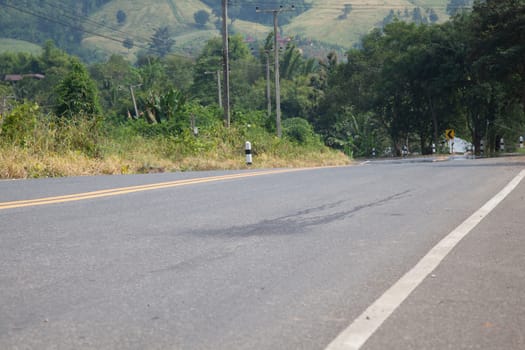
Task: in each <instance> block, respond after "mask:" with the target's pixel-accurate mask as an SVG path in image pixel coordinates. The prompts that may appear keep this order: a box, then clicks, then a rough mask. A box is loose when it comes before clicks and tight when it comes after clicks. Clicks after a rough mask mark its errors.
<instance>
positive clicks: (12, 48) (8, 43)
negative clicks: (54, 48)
mask: <svg viewBox="0 0 525 350" xmlns="http://www.w3.org/2000/svg"><path fill="white" fill-rule="evenodd" d="M4 52H15V53H17V52H27V53H30V54H33V55H40V54H41V53H42V48H41V47H40V46H38V45H35V44H32V43H30V42H27V41H22V40H14V39H0V54H2V53H4Z"/></svg>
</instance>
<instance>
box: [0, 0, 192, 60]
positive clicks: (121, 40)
mask: <svg viewBox="0 0 525 350" xmlns="http://www.w3.org/2000/svg"><path fill="white" fill-rule="evenodd" d="M2 5H3V6H5V7H8V8H11V9H13V10H16V11H19V12H21V13H24V14H27V15H30V16H34V17H37V18H40V19H43V20H45V21H48V22H52V23H56V24H59V25H62V26H64V27H68V28H71V29H74V30H77V31H79V32H82V33H86V34H90V35H93V36H96V37H100V38H104V39H107V40H110V41H114V42H117V43H120V44H122V45H124V44H125V42H126V39H127V38H130V39H132V40H133V39H134V38H133V37H132V36H127V37H126V38H121V37H117V36H110V35H106V34H101V33H97V32H95V31H94V30H90V29H86V28H83V27H80V26H79V25H77V24H73V23H68V22H65V21H60V20H57V19H54V18H50V17H48V16H47V15H45V14H42V13H38V12H34V11H31V10H28V9H24V8H21V7H18V6H15V5H12V4H8V3H5V2H4V3H0V6H2ZM64 17H68V18H71V19H75V18H72V17H71V16H64ZM123 33H124V32H123ZM126 34H128V33H126ZM150 42H151V41H150V40H147V42H146V43H145V44H148V43H150ZM133 46H136V47H138V48H140V49H144V50H149V51H154V52H155V51H156V52H157V53H159V51H158V50H157V49H155V48H154V47H151V46H146V45H143V44H137V43H135V42H134V43H133ZM170 54H172V55H175V56H180V57H184V58H193V57H191V56H186V55H181V54H175V53H170Z"/></svg>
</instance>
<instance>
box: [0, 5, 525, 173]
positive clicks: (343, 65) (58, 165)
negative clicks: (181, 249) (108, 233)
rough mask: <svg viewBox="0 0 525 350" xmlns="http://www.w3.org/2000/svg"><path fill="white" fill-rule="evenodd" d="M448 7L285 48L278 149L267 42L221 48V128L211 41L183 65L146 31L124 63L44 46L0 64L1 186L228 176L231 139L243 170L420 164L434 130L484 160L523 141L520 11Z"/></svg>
mask: <svg viewBox="0 0 525 350" xmlns="http://www.w3.org/2000/svg"><path fill="white" fill-rule="evenodd" d="M453 3H454V4H456V3H458V4H459V5H457V6H452V5H451V6H452V7H451V12H450V13H451V14H453V15H454V16H453V18H452V20H450V21H448V22H445V23H442V24H436V23H433V24H432V23H431V22H425V23H424V22H421V23H415V22H411V23H407V22H404V21H402V20H401V19H402V18H397V17H396V14H395V13H394V14H393V17H392V18H391V19H390V20H389V21H388V23H385V25H384V27H382V28H380V29H376V30H373V31H372V32H370V33H369V34H367V35H365V36H364V37H363V38H362V40H361V43H360V46H359V47H356V48H353V49H350V50H348V51H347V53H346V56H345V58H344V59H341V57H340V56H338V55H337V54H336V53H335V52H332V53H330V54H328V55H327V57H325V58H323V59H314V58H311V57H310V58H309V57H306V56H305V55H304V54H303V52H302V51H301V50H299V49H298V47H297V46H296V43H295V42H290V43H288V45H286V46H285V47H284V48H283V50H282V51H281V53H280V75H281V109H282V118H283V123H282V126H283V131H284V133H283V137H282V138H277V137H276V136H275V134H276V132H275V129H276V125H275V114H274V112H273V111H274V109H275V100H274V99H275V96H274V92H275V87H274V86H273V79H272V78H273V65H274V62H273V49H274V48H273V45H272V44H273V33H269V34H268V36H267V37H266V38H265V40H263V41H262V42H257V43H256V44H257V46H254V45H253V44H254V43H248V42H246V41H245V40H244V38H243V37H242V36H240V35H231V36H230V60H231V72H230V77H231V104H232V115H231V119H232V125H231V127H230V128H226V127H225V126H224V123H223V120H222V112H221V111H222V110H221V108H220V106H219V101H218V100H219V99H218V92H219V89H221V88H222V89H223V88H224V87H223V85H222V84H223V83H222V81H221V80H222V79H221V78H220V76H221V69H222V68H221V67H222V58H221V53H222V43H221V39H220V38H218V37H217V38H212V39H210V40H208V41H207V42H206V43H205V44H204V46H203V47H202V50H200V52H199V53H198V54H197V55H196V57H193V58H188V57H185V56H181V55H179V54H176V53H174V52H173V48H172V46H171V45H172V44H173V42H172V41H171V40H170V33H169V32H170V30H169V28H167V27H166V28H165V27H161V28H159V29H158V30H157V31H156V33H155V34H154V36H153V37H152V40H151V42H150V43H149V46H148V48H147V49H145V50H143V51H142V52H141V54H140V55H139V56H138V59H137V60H136V62H133V63H132V62H129V61H127V60H126V59H125V58H124V56H122V55H113V56H111V57H109V58H108V59H106V60H104V61H97V62H94V63H89V64H88V63H85V62H83V61H81V60H80V59H79V58H78V57H76V56H73V55H70V54H67V53H66V52H64V51H62V50H61V49H59V48H57V47H56V46H55V45H54V44H53V43H52V42H46V43H45V44H44V45H43V49H42V52H41V53H40V54H27V53H3V54H0V76H5V75H7V74H15V75H17V78H16V79H14V80H9V81H3V82H0V109H1V110H0V115H1V116H2V117H1V119H0V124H1V126H0V132H1V133H0V148H1V155H0V176H2V177H35V176H62V175H71V174H92V173H97V174H98V173H134V172H151V171H171V170H190V169H191V170H197V169H231V168H240V167H244V166H245V165H244V157H243V153H244V149H243V147H244V142H245V141H250V142H251V143H252V145H253V148H254V161H255V165H254V166H258V167H259V166H260V167H272V166H307V165H321V164H325V165H327V164H345V163H347V162H349V159H351V158H352V157H369V156H371V155H372V152H373V151H374V150H375V151H376V154H377V155H378V156H382V155H386V154H388V155H400V154H401V152H402V149H403V148H404V147H408V149H409V151H410V152H411V153H419V154H430V153H431V152H432V144H435V145H436V146H437V148H438V150H439V149H441V150H442V151H443V152H447V150H446V148H445V147H443V146H442V145H444V143H443V140H444V134H445V130H448V129H454V130H455V131H456V135H457V136H459V137H461V138H463V139H465V140H467V141H468V142H472V143H473V144H474V146H475V147H476V152H479V150H480V144H481V141H482V140H483V141H484V145H485V154H487V153H488V154H491V153H494V152H495V151H496V150H497V148H498V147H497V145H498V142H499V140H500V139H501V138H504V139H505V140H506V150H508V151H512V150H513V148H515V146H516V145H517V142H518V138H519V136H520V135H523V134H524V133H525V113H524V111H525V65H524V60H523V57H525V41H524V37H523V31H522V30H521V29H522V28H523V25H524V23H525V15H524V13H525V0H500V1H495V0H487V1H477V2H475V3H474V7H473V9H472V10H471V11H470V10H468V11H466V10H463V7H461V6H463V5H461V4H463V3H464V2H461V1H451V2H450V4H453ZM460 5H461V6H460ZM452 9H454V10H455V11H454V12H452ZM447 10H449V9H448V8H447ZM351 11H352V9H351V8H348V11H347V13H346V14H347V15H350V14H351ZM344 14H345V13H344ZM122 18H124V17H122ZM124 19H125V18H124ZM124 19H123V20H124ZM266 67H269V68H270V77H272V78H271V79H270V80H269V81H268V80H267V79H266ZM40 74H41V75H43V76H45V78H43V79H40V78H41V77H42V76H41V75H40ZM218 76H219V79H218ZM268 83H269V84H270V91H271V95H272V96H271V100H270V101H268V99H267V96H266V90H267V84H268ZM133 100H135V102H136V104H135V103H134V102H133ZM268 102H270V107H271V108H270V114H268ZM135 105H136V107H135ZM197 131H198V132H197ZM386 150H388V151H387V152H385V151H386ZM75 164H76V165H75Z"/></svg>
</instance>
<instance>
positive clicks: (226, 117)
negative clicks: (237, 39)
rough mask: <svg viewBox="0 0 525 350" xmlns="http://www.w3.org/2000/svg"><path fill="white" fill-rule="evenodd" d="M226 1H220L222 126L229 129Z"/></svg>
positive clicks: (228, 62)
mask: <svg viewBox="0 0 525 350" xmlns="http://www.w3.org/2000/svg"><path fill="white" fill-rule="evenodd" d="M227 2H228V1H227V0H222V60H223V67H222V68H223V74H224V96H223V103H222V104H223V106H224V125H225V126H226V127H227V128H229V127H230V61H229V58H228V56H229V49H228V3H227Z"/></svg>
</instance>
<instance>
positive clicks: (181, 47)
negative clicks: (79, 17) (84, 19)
mask: <svg viewBox="0 0 525 350" xmlns="http://www.w3.org/2000/svg"><path fill="white" fill-rule="evenodd" d="M199 10H206V11H208V12H209V13H211V10H210V9H209V7H207V6H206V5H205V4H203V3H202V2H201V1H198V0H185V1H175V0H149V1H147V4H144V1H141V0H113V1H111V2H109V3H108V4H107V5H105V6H104V7H102V8H101V9H100V10H99V11H97V12H96V13H95V14H93V15H92V16H91V18H90V20H91V21H93V22H97V23H103V24H104V25H105V26H104V27H103V28H100V29H98V30H97V33H102V34H103V35H104V36H108V37H110V38H112V39H115V38H116V39H118V40H120V41H122V40H124V39H126V38H128V37H129V38H131V39H132V40H133V42H134V47H133V48H131V49H129V50H128V49H126V48H125V47H124V46H123V45H122V44H121V43H119V42H118V41H115V40H110V39H108V38H104V37H99V36H89V35H88V36H86V37H85V39H84V40H83V42H82V44H83V46H85V47H86V48H90V49H98V50H102V51H105V52H111V53H118V54H121V55H124V56H128V58H130V59H132V58H133V57H134V55H135V54H136V53H137V52H138V51H140V50H141V49H145V48H147V46H148V43H149V42H150V39H151V37H152V36H153V34H154V33H155V30H156V29H158V28H160V27H163V26H168V27H169V28H170V31H171V33H172V35H173V38H174V39H175V46H174V50H175V51H177V52H179V53H187V54H191V53H193V52H197V50H199V49H200V47H201V46H202V44H203V43H204V42H206V41H207V40H208V39H209V38H211V37H214V36H218V35H219V32H218V31H217V30H216V29H215V26H214V25H213V24H211V23H209V24H207V25H206V26H205V27H204V28H202V27H199V26H197V24H196V23H195V20H194V18H193V15H194V13H195V12H197V11H199ZM118 11H123V12H124V13H125V14H126V20H125V22H124V23H122V24H119V23H118V21H117V12H118ZM210 19H211V20H212V21H213V20H215V19H216V18H215V17H210ZM111 28H115V29H116V30H112V29H111Z"/></svg>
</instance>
